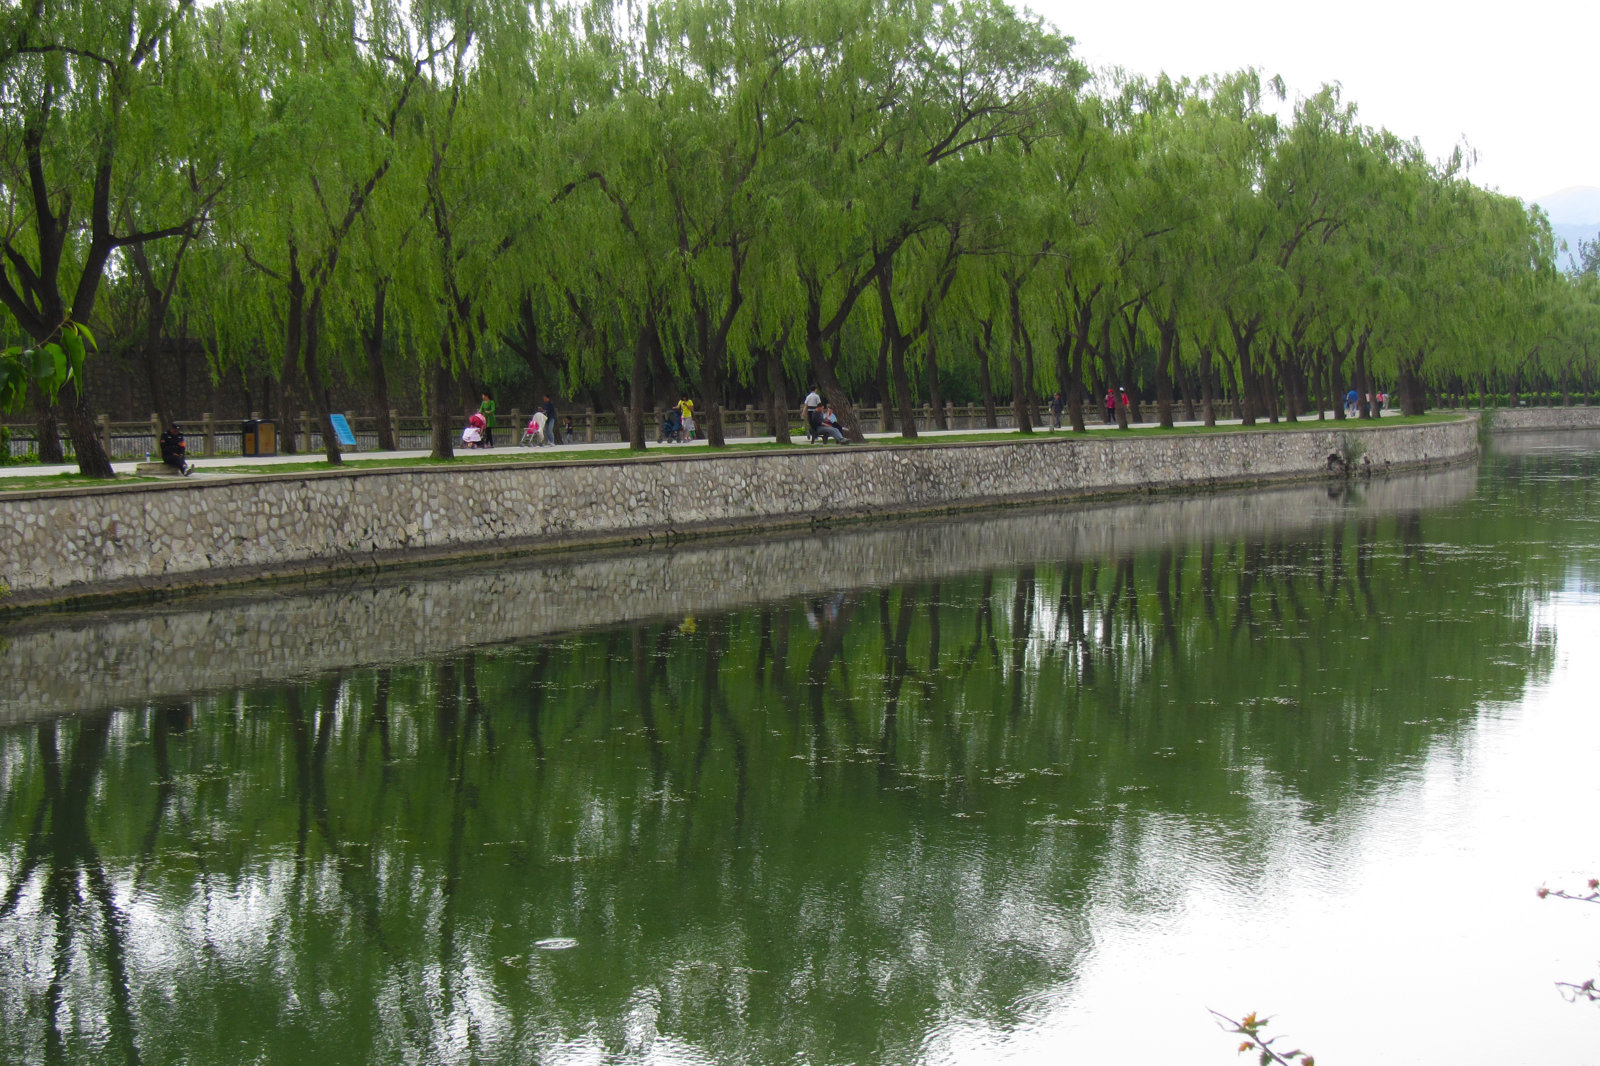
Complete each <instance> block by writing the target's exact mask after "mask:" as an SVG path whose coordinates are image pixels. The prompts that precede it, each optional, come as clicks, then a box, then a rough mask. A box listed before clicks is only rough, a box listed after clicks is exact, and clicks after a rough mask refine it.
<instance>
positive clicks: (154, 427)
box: [150, 411, 164, 456]
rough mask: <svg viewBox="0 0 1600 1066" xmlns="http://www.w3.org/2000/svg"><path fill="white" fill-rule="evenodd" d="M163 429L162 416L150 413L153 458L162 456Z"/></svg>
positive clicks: (151, 452)
mask: <svg viewBox="0 0 1600 1066" xmlns="http://www.w3.org/2000/svg"><path fill="white" fill-rule="evenodd" d="M163 428H164V427H163V426H162V425H161V416H160V415H158V414H156V413H155V412H154V411H151V412H150V454H151V455H152V456H159V455H160V454H161V430H162V429H163Z"/></svg>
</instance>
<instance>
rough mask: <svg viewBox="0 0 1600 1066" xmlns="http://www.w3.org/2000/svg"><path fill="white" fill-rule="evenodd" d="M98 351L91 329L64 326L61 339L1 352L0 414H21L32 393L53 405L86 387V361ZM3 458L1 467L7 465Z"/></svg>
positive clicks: (14, 346) (7, 452)
mask: <svg viewBox="0 0 1600 1066" xmlns="http://www.w3.org/2000/svg"><path fill="white" fill-rule="evenodd" d="M93 347H94V335H93V334H92V333H90V332H89V327H87V326H84V325H80V324H79V323H76V322H67V323H65V324H64V325H62V327H61V329H60V332H59V333H58V334H57V339H56V340H52V341H45V342H43V343H40V344H35V345H33V346H32V347H28V348H25V347H22V346H21V345H13V346H12V347H10V348H7V349H5V350H4V351H3V352H0V412H3V413H7V414H9V413H11V412H14V411H17V410H20V409H21V408H22V407H23V406H24V405H25V404H27V402H28V395H29V392H30V390H37V392H38V393H39V395H40V397H41V398H42V399H43V400H44V401H45V402H47V403H48V402H53V401H54V400H55V398H56V394H57V393H59V392H60V391H61V389H62V388H63V387H64V386H66V385H67V383H68V382H71V383H72V384H73V386H74V387H75V388H81V387H82V381H83V361H84V359H85V358H86V357H87V355H88V352H89V350H90V349H91V348H93ZM5 445H6V448H5V453H6V456H7V457H9V454H10V437H9V434H8V435H7V438H6V440H5ZM6 461H7V459H6V458H0V464H3V463H4V462H6Z"/></svg>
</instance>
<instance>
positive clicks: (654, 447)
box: [0, 411, 1397, 477]
mask: <svg viewBox="0 0 1600 1066" xmlns="http://www.w3.org/2000/svg"><path fill="white" fill-rule="evenodd" d="M1383 413H1384V415H1385V416H1389V415H1394V414H1396V413H1397V412H1395V411H1385V412H1383ZM1329 418H1330V419H1331V418H1332V416H1331V415H1329ZM1300 421H1301V424H1303V425H1305V426H1306V428H1308V429H1310V428H1315V427H1316V426H1317V425H1318V424H1319V423H1318V422H1317V420H1316V419H1315V418H1314V417H1308V418H1303V419H1301V420H1300ZM1174 424H1175V425H1176V426H1177V427H1179V428H1184V427H1199V426H1202V425H1204V423H1202V422H1176V423H1174ZM1239 424H1240V422H1239V419H1237V418H1231V419H1226V418H1225V419H1218V420H1217V425H1219V426H1236V425H1239ZM1262 424H1263V425H1265V424H1266V423H1265V422H1263V423H1262ZM1153 426H1154V424H1153V423H1150V422H1141V423H1139V424H1138V425H1137V426H1135V428H1136V429H1137V428H1144V429H1150V428H1153ZM1115 428H1116V426H1115V425H1106V424H1105V423H1103V422H1091V423H1088V429H1090V430H1091V431H1104V430H1112V429H1115ZM1005 432H1008V431H1007V430H1004V429H1000V430H994V429H986V428H983V427H981V426H980V427H977V428H975V429H924V430H919V431H918V433H917V439H918V440H928V439H939V438H945V437H956V438H959V437H966V436H976V435H982V434H993V433H1005ZM1035 432H1036V433H1038V434H1040V435H1045V436H1047V435H1049V434H1051V433H1057V432H1060V433H1070V432H1071V431H1070V430H1052V429H1047V428H1045V429H1038V430H1035ZM866 436H867V439H868V440H884V441H897V440H900V439H901V438H900V434H898V433H868V434H867V435H866ZM776 439H777V438H775V437H729V438H728V443H729V444H763V443H765V444H770V443H772V442H774V441H775V440H776ZM796 442H797V443H803V442H804V438H803V437H797V438H796ZM705 446H706V442H705V441H703V440H697V441H691V442H689V443H687V444H657V443H656V442H654V441H649V442H647V450H649V451H682V450H683V449H685V448H703V447H705ZM825 446H826V445H822V444H818V445H816V447H825ZM622 447H626V445H625V444H619V443H618V442H616V441H601V442H596V443H594V444H555V445H549V446H547V447H543V448H523V447H519V446H517V445H509V446H503V447H499V448H495V449H492V450H490V451H488V452H486V453H485V457H494V458H497V459H503V458H504V457H505V456H506V455H508V454H510V455H515V454H520V453H526V454H528V455H530V456H533V455H539V456H542V455H550V454H552V453H572V454H574V455H578V456H581V455H582V453H584V452H594V451H615V450H616V449H618V448H622ZM430 454H432V453H431V452H430V451H428V450H427V449H425V448H424V449H418V450H407V451H393V452H378V451H372V452H349V453H347V455H348V457H349V458H351V459H426V458H427V457H428V456H429V455H430ZM477 457H478V456H477V453H475V452H473V451H470V450H467V449H464V448H460V447H458V448H457V449H456V458H457V459H466V460H470V459H474V458H477ZM321 458H322V453H321V452H310V453H306V454H301V455H260V456H255V455H219V456H213V457H210V458H196V459H193V460H191V462H192V464H193V466H194V468H195V472H196V473H197V474H200V475H202V476H203V475H204V473H205V471H206V470H207V469H208V468H215V467H228V468H230V469H229V473H230V474H234V473H237V472H238V471H237V468H238V467H261V468H262V471H263V473H265V472H269V471H270V469H271V468H272V467H274V466H278V465H281V464H284V463H306V462H316V461H318V460H320V459H321ZM142 461H143V460H137V459H134V460H128V461H126V462H123V461H118V462H115V463H112V464H111V469H113V470H115V471H116V472H117V473H119V474H132V473H133V472H134V471H135V468H136V467H138V465H139V464H140V463H141V462H142ZM77 472H78V466H77V464H76V463H61V464H54V465H50V466H32V465H29V466H8V467H4V468H0V477H49V476H51V475H55V474H75V473H77Z"/></svg>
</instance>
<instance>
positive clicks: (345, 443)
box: [328, 415, 356, 448]
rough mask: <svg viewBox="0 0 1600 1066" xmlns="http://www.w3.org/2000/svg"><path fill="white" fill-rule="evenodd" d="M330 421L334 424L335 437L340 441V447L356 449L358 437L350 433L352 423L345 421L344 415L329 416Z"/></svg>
mask: <svg viewBox="0 0 1600 1066" xmlns="http://www.w3.org/2000/svg"><path fill="white" fill-rule="evenodd" d="M328 419H329V421H331V422H332V423H333V435H334V436H335V437H337V438H338V439H339V447H341V448H354V447H355V446H356V435H355V434H354V433H352V432H351V431H350V423H349V422H347V421H345V417H344V415H329V416H328Z"/></svg>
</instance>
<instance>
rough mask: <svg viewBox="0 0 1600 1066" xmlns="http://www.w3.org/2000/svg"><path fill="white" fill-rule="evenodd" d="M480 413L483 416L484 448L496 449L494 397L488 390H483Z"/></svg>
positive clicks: (479, 405)
mask: <svg viewBox="0 0 1600 1066" xmlns="http://www.w3.org/2000/svg"><path fill="white" fill-rule="evenodd" d="M478 413H479V414H480V415H482V416H483V446H484V447H485V448H493V447H494V397H493V396H492V395H490V393H489V390H488V389H484V390H483V402H482V403H480V404H478Z"/></svg>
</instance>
